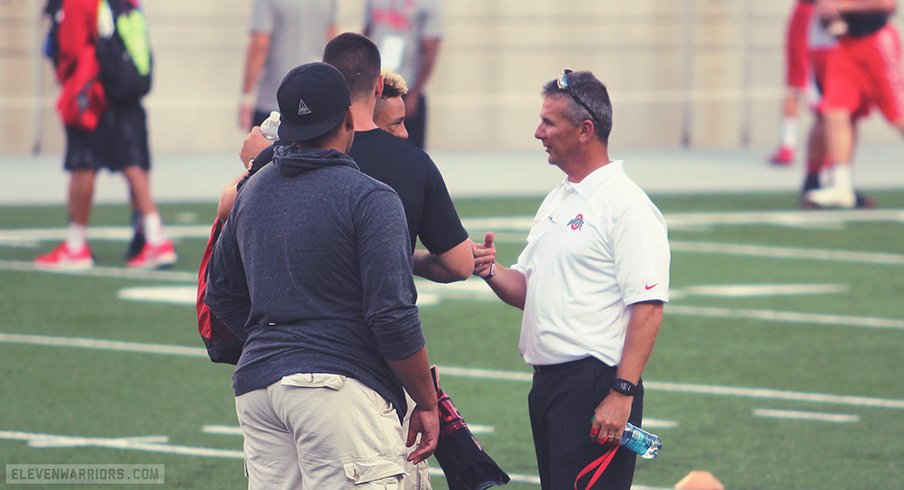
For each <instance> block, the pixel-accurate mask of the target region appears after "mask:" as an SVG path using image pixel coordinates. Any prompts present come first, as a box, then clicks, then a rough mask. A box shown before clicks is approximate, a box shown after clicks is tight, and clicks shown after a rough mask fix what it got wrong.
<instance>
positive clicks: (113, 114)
mask: <svg viewBox="0 0 904 490" xmlns="http://www.w3.org/2000/svg"><path fill="white" fill-rule="evenodd" d="M133 165H137V166H139V167H141V168H143V169H145V170H150V168H151V156H150V151H149V150H148V130H147V117H146V115H145V112H144V107H142V106H141V101H135V102H131V103H127V104H116V105H111V106H110V107H109V108H107V110H106V111H105V112H104V114H103V116H101V118H100V123H99V124H98V125H97V129H95V130H94V131H85V130H82V129H77V128H70V127H67V128H66V158H65V160H64V161H63V168H65V169H66V170H70V171H71V170H100V169H103V168H106V169H109V170H111V171H118V170H122V169H123V168H125V167H129V166H133Z"/></svg>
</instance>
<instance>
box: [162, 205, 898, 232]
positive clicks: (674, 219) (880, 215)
mask: <svg viewBox="0 0 904 490" xmlns="http://www.w3.org/2000/svg"><path fill="white" fill-rule="evenodd" d="M665 221H666V223H667V224H668V226H669V228H686V227H705V226H710V225H756V224H773V225H781V226H812V225H814V224H839V223H866V222H882V221H892V222H894V221H897V222H904V209H859V210H842V211H828V210H826V211H823V210H821V211H818V212H814V211H773V212H765V213H761V212H731V213H669V214H666V215H665ZM533 222H534V219H533V217H532V216H491V217H486V218H465V219H462V224H464V225H465V228H467V229H469V230H472V231H473V232H474V233H480V238H481V239H482V238H483V233H484V232H487V231H496V230H505V231H527V230H529V229H530V227H531V225H533ZM167 230H169V227H167Z"/></svg>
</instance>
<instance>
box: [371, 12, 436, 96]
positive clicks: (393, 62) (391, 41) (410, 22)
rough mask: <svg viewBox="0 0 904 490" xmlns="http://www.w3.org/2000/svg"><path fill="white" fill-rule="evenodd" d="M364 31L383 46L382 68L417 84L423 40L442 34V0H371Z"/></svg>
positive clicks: (381, 49)
mask: <svg viewBox="0 0 904 490" xmlns="http://www.w3.org/2000/svg"><path fill="white" fill-rule="evenodd" d="M364 18H365V23H366V24H367V26H366V28H365V32H367V33H368V35H369V36H370V38H371V39H373V41H374V42H375V43H376V44H377V46H378V47H379V48H380V56H381V57H382V61H383V68H388V69H390V70H392V71H395V72H396V73H399V74H400V75H402V76H403V77H405V80H406V81H407V82H408V86H409V87H410V86H412V85H414V83H415V81H416V80H417V75H418V71H419V69H420V63H421V58H422V57H423V40H424V39H432V38H442V37H443V15H442V8H441V6H440V0H368V1H367V7H366V11H365V17H364Z"/></svg>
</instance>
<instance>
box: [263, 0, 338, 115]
mask: <svg viewBox="0 0 904 490" xmlns="http://www.w3.org/2000/svg"><path fill="white" fill-rule="evenodd" d="M335 24H336V0H252V7H251V33H252V34H253V33H255V32H257V33H269V34H270V51H269V52H268V53H267V60H266V61H265V62H264V69H263V72H262V73H261V78H260V85H259V88H258V92H257V101H256V102H255V105H254V107H255V109H257V110H259V111H266V112H270V111H276V110H279V107H278V106H277V104H276V89H278V88H279V83H280V82H281V81H282V79H283V77H284V76H285V75H286V73H288V72H289V70H291V69H292V68H295V67H296V66H298V65H301V64H304V63H310V62H313V61H320V59H321V58H322V57H323V48H324V46H326V43H327V41H328V39H327V36H328V35H329V33H330V28H332V27H333V26H334V25H335Z"/></svg>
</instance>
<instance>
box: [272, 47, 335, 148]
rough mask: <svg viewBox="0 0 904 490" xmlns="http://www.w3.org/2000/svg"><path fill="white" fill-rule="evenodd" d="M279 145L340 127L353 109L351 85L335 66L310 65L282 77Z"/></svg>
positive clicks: (320, 134) (311, 137)
mask: <svg viewBox="0 0 904 490" xmlns="http://www.w3.org/2000/svg"><path fill="white" fill-rule="evenodd" d="M276 100H277V102H278V103H279V112H280V115H281V117H280V122H279V139H280V141H305V140H310V139H314V138H317V137H318V136H323V135H324V134H326V133H328V132H330V130H332V129H333V128H335V127H336V126H338V125H339V123H340V122H341V121H342V119H343V118H344V117H345V114H346V113H347V112H348V108H349V106H350V105H351V96H350V94H349V89H348V83H347V82H346V81H345V77H343V76H342V73H340V72H339V70H337V69H336V68H334V67H333V66H332V65H328V64H326V63H320V62H317V63H307V64H304V65H301V66H297V67H295V68H293V69H292V71H290V72H289V73H287V74H286V76H285V77H283V80H282V82H281V83H280V84H279V89H278V90H277V91H276Z"/></svg>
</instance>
